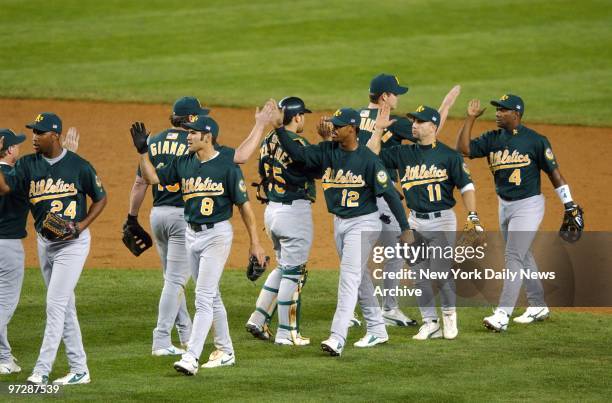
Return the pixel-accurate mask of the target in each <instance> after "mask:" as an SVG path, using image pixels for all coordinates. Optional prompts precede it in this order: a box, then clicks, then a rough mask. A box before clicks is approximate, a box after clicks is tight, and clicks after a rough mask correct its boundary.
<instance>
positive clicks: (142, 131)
mask: <svg viewBox="0 0 612 403" xmlns="http://www.w3.org/2000/svg"><path fill="white" fill-rule="evenodd" d="M130 133H131V134H132V141H133V142H134V147H136V150H137V151H138V153H139V154H146V153H147V151H149V146H148V144H147V138H148V137H149V133H147V129H146V128H145V125H144V123H142V122H134V123H133V124H132V128H131V129H130Z"/></svg>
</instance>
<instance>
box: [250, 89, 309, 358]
mask: <svg viewBox="0 0 612 403" xmlns="http://www.w3.org/2000/svg"><path fill="white" fill-rule="evenodd" d="M278 107H279V108H281V109H284V110H285V114H284V119H283V124H284V125H285V130H286V132H287V133H288V135H289V136H290V138H291V139H292V140H293V141H294V142H296V143H297V144H298V145H300V146H306V145H308V144H309V143H308V140H306V139H305V138H304V137H302V136H301V135H300V134H301V133H302V132H303V131H304V123H305V116H304V115H305V114H306V113H310V110H308V109H307V108H306V106H305V105H304V101H302V100H301V99H300V98H298V97H286V98H283V99H282V100H281V101H280V102H279V103H278ZM259 175H260V177H261V178H262V186H263V190H264V192H265V196H266V199H267V204H268V205H267V207H266V210H265V215H264V220H265V226H266V231H267V233H268V236H269V237H270V239H271V240H272V243H273V245H274V251H275V252H276V261H277V262H278V266H277V267H276V268H275V269H274V270H273V271H271V272H270V274H269V275H268V278H267V279H266V282H265V284H264V285H263V287H262V289H261V292H260V293H259V297H258V298H257V302H256V309H255V311H254V312H253V313H252V314H251V316H250V318H249V320H248V321H247V324H246V329H247V331H249V332H250V333H251V334H252V335H253V336H255V337H257V338H259V339H262V340H269V339H270V337H271V335H270V332H269V330H268V326H267V323H268V321H269V320H270V319H271V317H272V315H273V313H274V311H275V310H276V309H277V305H278V331H277V333H276V336H275V339H274V342H275V343H276V344H282V345H292V346H305V345H308V344H310V339H308V338H305V337H302V336H301V335H300V333H299V331H300V327H299V326H300V323H299V320H300V306H301V291H302V288H303V286H304V284H305V282H306V275H307V271H306V262H307V260H308V254H309V253H310V248H311V246H312V231H313V225H312V208H311V203H312V202H314V200H315V195H316V189H315V187H314V180H313V177H314V176H315V175H314V173H313V174H312V175H309V174H308V172H307V170H305V168H304V164H303V163H297V162H293V161H292V159H291V157H289V155H287V153H286V152H285V151H284V150H283V148H282V146H281V145H280V144H279V142H278V138H277V135H276V133H275V131H271V132H270V133H269V134H268V135H267V136H266V137H265V139H264V140H263V142H262V143H261V147H260V151H259Z"/></svg>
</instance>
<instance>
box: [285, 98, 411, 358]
mask: <svg viewBox="0 0 612 403" xmlns="http://www.w3.org/2000/svg"><path fill="white" fill-rule="evenodd" d="M277 114H278V116H277V118H276V119H274V120H273V124H274V125H275V127H277V130H276V133H277V136H278V139H279V141H280V144H281V145H282V147H283V149H284V150H285V151H286V152H287V154H289V156H290V157H291V159H292V160H293V161H297V162H301V163H303V164H304V165H305V167H306V168H307V169H317V170H319V174H320V175H321V180H322V187H323V191H324V194H325V201H326V203H327V209H328V211H329V212H330V213H332V214H334V216H335V217H334V237H335V240H336V249H337V251H338V254H339V255H340V260H341V263H340V279H339V284H338V305H337V307H336V313H335V314H334V319H333V322H332V326H331V336H330V337H329V338H328V339H327V340H324V341H323V342H322V343H321V348H322V349H323V351H325V352H328V353H329V354H330V355H332V356H339V355H341V354H342V351H343V349H344V345H345V344H346V336H347V332H348V328H349V323H350V321H351V319H352V317H353V312H354V309H355V305H356V303H357V301H359V304H360V306H361V310H362V312H363V315H364V319H365V320H366V323H367V333H366V335H365V336H364V337H363V338H362V339H360V340H359V341H357V342H356V343H355V344H354V346H355V347H373V346H375V345H377V344H380V343H385V342H386V341H387V340H389V336H388V334H387V330H386V328H385V322H384V320H383V318H382V311H381V309H380V305H379V303H378V300H377V299H376V296H375V295H374V286H373V284H372V278H371V275H370V272H369V270H368V258H369V255H370V253H371V251H372V247H373V246H374V243H375V242H376V240H377V239H378V236H379V233H380V229H381V222H380V219H379V215H380V214H379V213H378V208H377V206H376V197H377V196H384V197H385V200H386V201H387V203H388V204H389V207H390V208H391V211H392V213H393V215H394V216H395V217H396V218H397V220H398V222H399V223H400V228H401V230H402V231H403V232H402V236H401V240H402V241H403V242H412V240H413V234H412V233H411V231H410V230H409V227H408V222H407V219H406V215H405V213H404V210H403V208H402V205H401V201H400V199H399V196H398V194H397V192H396V191H395V189H394V188H393V185H392V184H391V182H390V181H389V175H388V174H387V171H386V170H385V168H384V166H383V165H382V163H381V162H380V160H379V159H378V158H377V156H376V155H375V154H374V153H372V152H371V151H370V150H369V149H368V148H367V147H365V146H363V145H359V142H358V140H357V134H358V132H359V123H360V121H361V117H360V115H359V112H357V111H355V110H354V109H350V108H343V109H339V110H337V111H336V112H335V113H334V116H333V117H332V118H331V119H330V122H331V123H332V124H333V131H332V141H323V142H321V143H319V144H317V145H307V146H299V145H298V144H296V142H295V141H293V140H292V139H291V137H290V135H289V134H288V133H287V131H286V129H285V128H284V127H283V126H282V122H283V116H282V112H280V111H278V112H277Z"/></svg>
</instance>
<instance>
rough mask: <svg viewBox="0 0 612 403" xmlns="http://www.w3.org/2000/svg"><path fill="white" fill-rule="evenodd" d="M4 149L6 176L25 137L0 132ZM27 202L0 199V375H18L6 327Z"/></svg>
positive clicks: (17, 287)
mask: <svg viewBox="0 0 612 403" xmlns="http://www.w3.org/2000/svg"><path fill="white" fill-rule="evenodd" d="M0 137H1V138H2V140H0V141H3V142H4V147H2V148H0V170H1V171H2V173H3V174H4V175H5V176H6V175H8V174H9V172H10V171H11V170H12V169H13V167H14V166H15V163H16V162H17V158H19V148H20V146H19V145H20V144H21V143H23V142H24V141H25V138H26V137H25V135H23V134H19V135H17V134H15V133H14V132H13V131H12V130H9V129H0ZM27 217H28V200H27V197H26V195H24V194H22V193H13V194H9V195H7V196H0V249H2V253H1V254H0V374H12V373H17V372H21V368H20V367H19V365H17V362H16V359H15V358H14V357H13V355H12V354H11V346H10V344H9V341H8V334H7V325H8V323H9V322H10V320H11V317H12V316H13V313H14V312H15V308H17V303H18V302H19V294H20V292H21V285H22V283H23V269H24V253H23V245H22V243H21V240H22V239H23V238H25V237H26V235H27V234H26V220H27Z"/></svg>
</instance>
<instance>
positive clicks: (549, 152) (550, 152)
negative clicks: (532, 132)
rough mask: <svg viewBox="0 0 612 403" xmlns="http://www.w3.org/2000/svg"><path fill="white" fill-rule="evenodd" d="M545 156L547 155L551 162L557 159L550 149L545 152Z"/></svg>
mask: <svg viewBox="0 0 612 403" xmlns="http://www.w3.org/2000/svg"><path fill="white" fill-rule="evenodd" d="M544 154H545V155H546V158H548V159H549V160H551V161H552V160H554V159H555V154H553V152H552V150H551V149H550V147H549V148H547V149H546V151H545V152H544Z"/></svg>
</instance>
